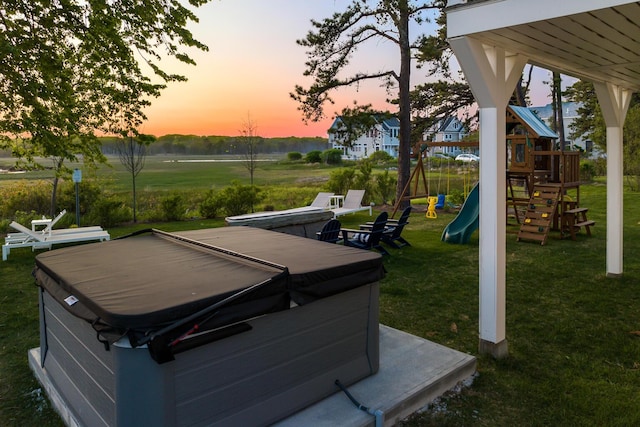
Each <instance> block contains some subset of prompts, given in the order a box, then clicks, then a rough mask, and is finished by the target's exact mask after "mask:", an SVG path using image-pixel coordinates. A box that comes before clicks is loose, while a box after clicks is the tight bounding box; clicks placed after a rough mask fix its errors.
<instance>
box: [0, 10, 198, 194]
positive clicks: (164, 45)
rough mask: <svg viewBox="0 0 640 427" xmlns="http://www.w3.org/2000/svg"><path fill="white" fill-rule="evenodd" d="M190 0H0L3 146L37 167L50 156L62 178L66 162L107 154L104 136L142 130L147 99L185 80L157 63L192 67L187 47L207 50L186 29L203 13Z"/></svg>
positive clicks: (0, 135)
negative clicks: (102, 147) (168, 60)
mask: <svg viewBox="0 0 640 427" xmlns="http://www.w3.org/2000/svg"><path fill="white" fill-rule="evenodd" d="M208 1H209V0H189V1H188V5H190V6H193V7H198V6H201V5H203V4H205V3H207V2H208ZM184 4H185V2H181V1H178V0H149V1H145V2H128V1H122V0H114V1H105V0H53V1H52V0H29V1H26V0H1V1H0V32H1V33H2V38H0V58H1V59H0V148H4V149H9V150H11V152H12V154H13V155H14V156H15V157H16V158H18V159H21V160H22V161H23V162H24V163H26V164H27V165H31V166H33V167H36V166H38V165H37V163H35V161H34V158H35V157H36V156H39V157H46V158H50V159H52V160H53V161H54V169H55V170H56V177H58V176H59V175H60V174H63V173H65V172H66V173H68V172H69V171H68V170H67V169H66V168H64V162H65V161H66V160H69V161H76V160H78V158H79V156H82V159H83V160H84V161H85V162H86V163H89V164H91V163H94V162H96V161H103V160H104V159H103V158H102V155H101V153H100V150H99V141H98V140H97V139H96V136H95V135H96V134H97V133H110V134H121V135H123V136H126V135H128V134H129V133H130V132H133V133H134V134H135V133H137V131H136V129H137V127H138V126H139V125H140V124H141V123H142V121H143V120H144V119H145V118H146V117H145V115H144V113H143V109H144V107H146V106H148V105H149V104H150V100H151V99H152V98H153V97H157V96H159V95H160V91H161V90H162V89H163V88H164V87H165V86H166V84H167V83H168V82H172V81H181V80H185V77H184V76H182V75H179V74H171V73H169V72H167V71H165V70H163V68H161V66H160V62H161V61H162V60H163V59H165V58H171V57H172V58H175V59H176V60H178V61H181V62H184V63H187V64H194V61H193V60H192V59H191V58H190V57H189V55H188V54H187V52H186V50H185V48H195V49H201V50H206V49H207V47H206V46H205V45H203V44H202V43H200V42H198V41H197V40H195V39H194V38H193V36H192V34H191V32H190V31H189V30H187V28H186V25H187V24H188V23H189V22H191V21H193V22H197V21H198V19H197V17H196V15H195V14H194V13H193V12H192V11H191V10H190V9H189V8H188V7H186V6H185V5H184ZM53 194H54V197H53V198H52V199H55V184H54V193H53Z"/></svg>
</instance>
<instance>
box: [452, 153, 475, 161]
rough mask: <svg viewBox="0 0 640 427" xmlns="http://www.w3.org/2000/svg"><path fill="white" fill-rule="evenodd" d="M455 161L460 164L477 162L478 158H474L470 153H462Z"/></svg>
mask: <svg viewBox="0 0 640 427" xmlns="http://www.w3.org/2000/svg"><path fill="white" fill-rule="evenodd" d="M456 160H459V161H461V162H479V161H480V157H478V156H476V155H475V154H471V153H462V154H458V156H456Z"/></svg>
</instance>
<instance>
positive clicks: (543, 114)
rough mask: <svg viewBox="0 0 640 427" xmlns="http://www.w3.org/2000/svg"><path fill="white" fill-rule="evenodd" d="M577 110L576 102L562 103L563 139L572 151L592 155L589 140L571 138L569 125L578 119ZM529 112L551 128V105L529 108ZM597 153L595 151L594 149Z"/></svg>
mask: <svg viewBox="0 0 640 427" xmlns="http://www.w3.org/2000/svg"><path fill="white" fill-rule="evenodd" d="M578 108H580V103H578V102H563V103H562V120H563V122H564V138H565V141H566V142H567V144H568V146H569V148H570V149H572V150H575V149H577V150H580V151H584V152H586V153H592V154H597V153H594V147H593V142H592V141H590V140H585V139H583V138H582V137H578V138H573V139H572V138H571V137H570V135H571V127H570V126H571V123H573V121H574V120H576V119H577V118H578ZM529 109H530V110H532V111H534V112H535V113H536V114H537V116H538V117H540V118H541V119H542V120H543V121H544V122H545V123H546V124H547V126H551V123H552V122H553V105H552V104H547V105H544V106H538V107H529ZM596 151H597V149H596Z"/></svg>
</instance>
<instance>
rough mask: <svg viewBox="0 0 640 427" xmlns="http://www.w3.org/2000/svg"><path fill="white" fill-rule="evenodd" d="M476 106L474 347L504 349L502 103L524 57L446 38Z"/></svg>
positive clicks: (468, 40) (467, 39)
mask: <svg viewBox="0 0 640 427" xmlns="http://www.w3.org/2000/svg"><path fill="white" fill-rule="evenodd" d="M449 44H450V46H451V48H452V49H453V51H454V52H455V54H456V57H457V59H458V62H459V63H460V66H461V68H462V70H463V72H464V74H465V77H466V78H467V81H468V82H469V85H470V87H471V91H472V92H473V94H474V97H475V98H476V101H477V103H478V106H479V108H480V111H479V114H480V185H479V186H480V221H479V222H480V244H479V246H480V247H479V251H480V252H479V287H480V307H479V319H480V327H479V329H480V331H479V332H480V345H479V347H480V351H481V352H483V353H489V354H492V355H493V356H495V357H504V356H506V355H507V353H508V346H507V340H506V270H505V269H506V244H505V236H506V207H505V200H506V165H505V159H506V135H505V129H506V117H505V115H506V112H505V111H506V106H507V102H508V101H509V98H510V97H511V94H512V93H513V89H514V88H515V85H516V83H517V82H518V79H519V78H520V76H521V75H522V70H523V69H524V66H525V64H526V62H527V60H526V58H524V57H523V56H521V55H512V54H509V53H508V52H505V51H504V49H501V48H498V47H495V46H488V45H485V44H482V43H480V42H479V41H477V40H474V39H473V38H470V37H457V38H454V39H450V40H449Z"/></svg>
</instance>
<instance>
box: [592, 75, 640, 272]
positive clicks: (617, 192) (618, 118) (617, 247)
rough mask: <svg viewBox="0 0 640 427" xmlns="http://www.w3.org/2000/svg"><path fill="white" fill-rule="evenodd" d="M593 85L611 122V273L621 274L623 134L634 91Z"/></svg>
mask: <svg viewBox="0 0 640 427" xmlns="http://www.w3.org/2000/svg"><path fill="white" fill-rule="evenodd" d="M593 86H594V88H595V91H596V95H597V96H598V102H599V103H600V107H601V109H602V115H603V116H604V121H605V123H606V125H607V256H606V257H607V267H606V268H607V276H609V277H619V276H621V275H622V272H623V267H624V262H623V248H622V243H623V230H622V220H623V213H622V211H623V206H624V198H623V188H624V182H623V179H624V172H623V160H622V158H623V151H622V136H623V127H624V121H625V118H626V116H627V110H628V109H629V103H630V102H631V95H632V92H631V91H630V90H628V89H624V88H622V87H620V86H616V85H614V84H611V83H594V84H593Z"/></svg>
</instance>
